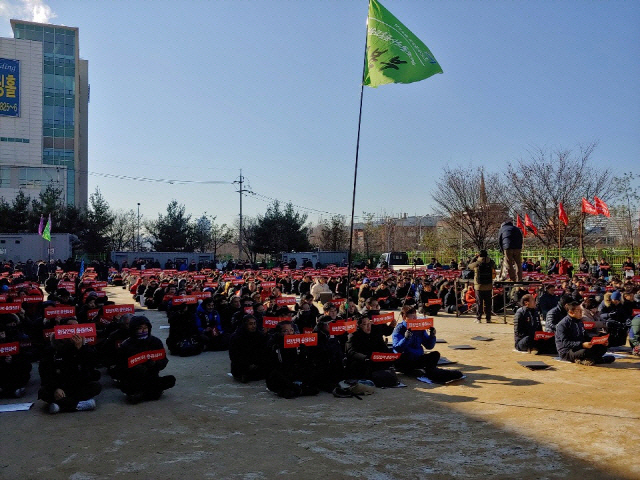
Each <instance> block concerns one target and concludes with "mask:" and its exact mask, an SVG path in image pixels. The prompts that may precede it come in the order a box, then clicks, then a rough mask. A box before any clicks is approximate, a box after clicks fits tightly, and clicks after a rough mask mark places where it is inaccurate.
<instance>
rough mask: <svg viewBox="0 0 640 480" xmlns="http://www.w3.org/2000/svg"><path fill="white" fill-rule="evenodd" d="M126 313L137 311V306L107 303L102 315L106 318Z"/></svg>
mask: <svg viewBox="0 0 640 480" xmlns="http://www.w3.org/2000/svg"><path fill="white" fill-rule="evenodd" d="M126 313H131V314H133V313H135V307H134V306H133V305H105V306H104V307H102V316H103V317H104V318H113V317H115V316H117V315H124V314H126Z"/></svg>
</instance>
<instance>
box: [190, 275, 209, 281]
mask: <svg viewBox="0 0 640 480" xmlns="http://www.w3.org/2000/svg"><path fill="white" fill-rule="evenodd" d="M191 278H193V279H194V280H204V279H205V278H207V276H206V275H193V276H192V277H191Z"/></svg>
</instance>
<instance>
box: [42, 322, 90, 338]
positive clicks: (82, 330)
mask: <svg viewBox="0 0 640 480" xmlns="http://www.w3.org/2000/svg"><path fill="white" fill-rule="evenodd" d="M53 332H54V335H55V337H56V338H71V337H73V336H74V335H79V336H81V337H95V336H96V326H95V324H93V323H78V324H77V325H57V326H55V327H54V328H53Z"/></svg>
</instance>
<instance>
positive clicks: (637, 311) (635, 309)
mask: <svg viewBox="0 0 640 480" xmlns="http://www.w3.org/2000/svg"><path fill="white" fill-rule="evenodd" d="M636 315H640V308H634V309H633V316H634V317H635V316H636Z"/></svg>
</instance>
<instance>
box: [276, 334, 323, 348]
mask: <svg viewBox="0 0 640 480" xmlns="http://www.w3.org/2000/svg"><path fill="white" fill-rule="evenodd" d="M317 344H318V334H317V333H303V334H300V335H285V336H284V348H296V347H299V346H300V345H306V346H309V347H313V346H314V345H317Z"/></svg>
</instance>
